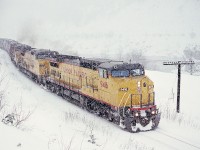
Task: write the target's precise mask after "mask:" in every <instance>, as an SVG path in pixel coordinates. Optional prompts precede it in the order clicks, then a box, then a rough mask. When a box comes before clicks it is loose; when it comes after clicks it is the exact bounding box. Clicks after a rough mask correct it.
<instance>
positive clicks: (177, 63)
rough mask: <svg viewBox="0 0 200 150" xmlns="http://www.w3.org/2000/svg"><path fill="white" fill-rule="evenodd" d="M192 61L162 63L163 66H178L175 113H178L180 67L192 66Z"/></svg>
mask: <svg viewBox="0 0 200 150" xmlns="http://www.w3.org/2000/svg"><path fill="white" fill-rule="evenodd" d="M193 64H195V63H194V61H169V62H163V65H178V83H177V107H176V111H177V113H179V112H180V89H181V65H193Z"/></svg>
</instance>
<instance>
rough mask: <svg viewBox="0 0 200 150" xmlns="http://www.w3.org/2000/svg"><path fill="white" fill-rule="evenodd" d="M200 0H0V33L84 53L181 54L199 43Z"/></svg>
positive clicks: (101, 54)
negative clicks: (136, 51)
mask: <svg viewBox="0 0 200 150" xmlns="http://www.w3.org/2000/svg"><path fill="white" fill-rule="evenodd" d="M199 8H200V1H199V0H176V1H174V0H166V1H163V0H126V1H123V0H84V1H83V0H0V37H3V38H10V39H14V40H17V41H20V42H22V43H26V44H29V45H31V46H33V47H39V48H48V49H55V50H58V51H60V52H63V53H69V54H74V55H81V56H85V57H93V56H95V57H113V58H119V57H121V56H125V55H128V54H129V53H130V52H132V51H134V50H135V49H137V50H141V51H142V53H144V54H145V55H147V56H152V55H153V56H154V55H156V56H169V55H175V56H178V55H182V51H183V50H184V49H185V47H187V46H188V45H193V44H197V45H198V44H200V28H199V26H200V9H199Z"/></svg>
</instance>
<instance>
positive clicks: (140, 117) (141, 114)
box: [0, 39, 161, 132]
mask: <svg viewBox="0 0 200 150" xmlns="http://www.w3.org/2000/svg"><path fill="white" fill-rule="evenodd" d="M0 49H3V50H6V51H7V52H8V54H9V56H10V58H11V60H12V62H13V63H14V64H15V65H16V67H18V68H19V70H20V71H21V72H23V73H24V74H26V75H27V76H28V77H29V78H31V79H32V80H34V81H35V82H36V83H38V84H41V85H43V86H45V87H46V88H47V89H48V90H50V91H52V92H54V93H56V94H57V95H59V96H62V97H63V98H64V99H66V100H68V101H70V102H72V103H74V104H76V105H78V106H80V107H81V108H83V109H86V110H88V111H89V112H92V113H94V114H96V115H98V116H101V117H103V118H106V119H107V120H109V121H110V122H113V123H116V124H118V125H119V126H120V127H121V128H123V129H125V130H128V131H130V132H138V131H147V130H153V129H155V128H156V127H157V126H158V124H159V121H160V115H161V114H160V112H159V110H158V108H157V106H156V105H155V93H154V83H153V82H152V81H151V80H150V79H149V77H147V76H146V75H145V70H144V67H143V66H142V65H141V64H139V63H135V64H131V63H125V62H122V61H113V60H109V59H95V58H92V59H87V58H82V57H79V56H71V55H62V54H59V53H58V52H57V51H52V50H48V49H36V48H32V47H31V46H28V45H25V44H21V43H19V42H17V41H14V40H10V39H0Z"/></svg>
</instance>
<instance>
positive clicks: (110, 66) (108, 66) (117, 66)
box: [98, 62, 143, 70]
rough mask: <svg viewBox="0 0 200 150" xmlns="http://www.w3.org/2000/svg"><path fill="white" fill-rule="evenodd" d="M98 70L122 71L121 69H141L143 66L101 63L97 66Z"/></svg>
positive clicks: (137, 64)
mask: <svg viewBox="0 0 200 150" xmlns="http://www.w3.org/2000/svg"><path fill="white" fill-rule="evenodd" d="M98 68H103V69H108V70H114V69H115V70H123V69H128V70H131V69H136V68H143V66H142V65H141V64H139V63H136V64H128V63H123V62H121V63H120V62H106V63H102V64H100V65H99V66H98Z"/></svg>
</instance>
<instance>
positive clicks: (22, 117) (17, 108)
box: [12, 101, 33, 127]
mask: <svg viewBox="0 0 200 150" xmlns="http://www.w3.org/2000/svg"><path fill="white" fill-rule="evenodd" d="M12 113H13V114H14V116H15V123H14V126H16V127H19V126H20V125H21V124H22V123H23V122H25V121H26V120H27V119H28V118H29V117H30V116H31V114H32V113H33V111H30V110H29V111H27V112H25V111H24V110H23V108H22V102H21V101H20V102H19V103H18V104H17V105H14V106H13V111H12Z"/></svg>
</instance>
